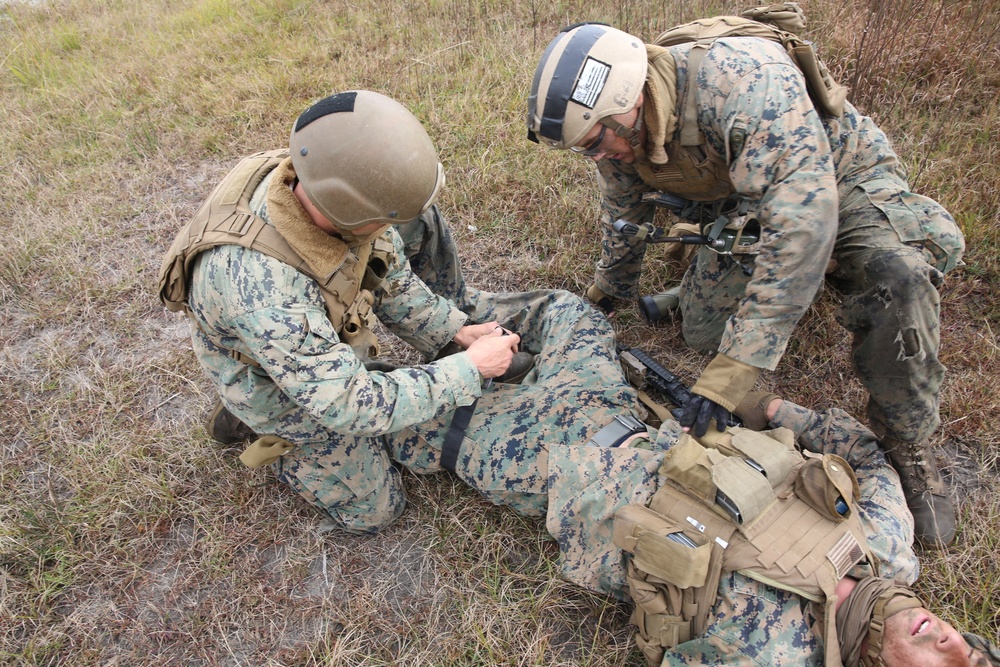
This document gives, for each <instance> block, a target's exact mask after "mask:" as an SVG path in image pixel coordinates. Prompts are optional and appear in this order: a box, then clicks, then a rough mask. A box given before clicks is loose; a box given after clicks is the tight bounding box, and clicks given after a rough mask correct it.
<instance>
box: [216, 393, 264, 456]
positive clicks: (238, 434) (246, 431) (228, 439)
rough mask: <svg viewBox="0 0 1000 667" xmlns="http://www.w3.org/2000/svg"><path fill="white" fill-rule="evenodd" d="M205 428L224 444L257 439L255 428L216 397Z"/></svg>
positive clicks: (217, 440)
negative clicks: (244, 421) (245, 422)
mask: <svg viewBox="0 0 1000 667" xmlns="http://www.w3.org/2000/svg"><path fill="white" fill-rule="evenodd" d="M205 430H206V431H207V432H208V435H209V436H211V438H212V439H213V440H215V441H216V442H219V443H221V444H223V445H235V444H236V443H238V442H245V441H246V440H256V439H257V434H256V433H254V432H253V429H251V428H250V427H249V426H247V425H246V424H244V423H243V422H241V421H240V419H239V417H237V416H236V415H234V414H233V413H232V412H230V411H229V410H227V409H226V406H224V405H223V404H222V401H220V400H219V399H215V405H214V406H212V410H211V411H210V412H209V413H208V419H207V420H206V421H205Z"/></svg>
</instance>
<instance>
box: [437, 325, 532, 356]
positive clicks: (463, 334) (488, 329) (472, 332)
mask: <svg viewBox="0 0 1000 667" xmlns="http://www.w3.org/2000/svg"><path fill="white" fill-rule="evenodd" d="M494 333H500V334H501V335H506V334H509V333H511V332H510V331H508V330H507V329H504V328H503V327H501V326H500V324H499V323H498V322H486V323H485V324H469V325H467V326H464V327H462V328H461V329H459V330H458V333H457V334H455V337H454V338H453V339H452V340H454V341H455V342H456V343H458V344H459V345H461V346H462V347H463V348H465V349H466V350H467V349H469V347H470V346H471V345H472V344H473V343H474V342H476V341H477V340H478V339H480V338H482V337H483V336H488V335H491V334H494ZM514 351H515V352H517V350H516V349H515V350H514Z"/></svg>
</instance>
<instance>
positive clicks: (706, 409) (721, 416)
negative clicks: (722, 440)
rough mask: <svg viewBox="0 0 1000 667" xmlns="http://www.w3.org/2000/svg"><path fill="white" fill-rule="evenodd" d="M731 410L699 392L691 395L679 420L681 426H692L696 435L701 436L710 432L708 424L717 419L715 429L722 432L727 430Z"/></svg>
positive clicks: (692, 430)
mask: <svg viewBox="0 0 1000 667" xmlns="http://www.w3.org/2000/svg"><path fill="white" fill-rule="evenodd" d="M730 416H731V415H730V414H729V410H726V409H725V408H724V407H722V406H721V405H719V404H718V403H716V402H714V401H711V400H709V399H707V398H705V397H704V396H698V395H697V394H696V395H694V396H692V397H691V400H690V401H688V404H687V405H686V406H684V412H683V413H682V414H681V418H680V419H679V420H678V421H679V422H680V425H681V426H686V427H691V432H692V433H694V437H696V438H700V437H702V436H703V435H705V434H706V433H708V424H709V423H710V422H712V421H715V429H716V430H717V431H719V432H720V433H721V432H722V431H725V430H726V424H728V423H729V418H730Z"/></svg>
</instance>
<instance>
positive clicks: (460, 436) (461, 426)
mask: <svg viewBox="0 0 1000 667" xmlns="http://www.w3.org/2000/svg"><path fill="white" fill-rule="evenodd" d="M492 384H493V378H489V379H488V380H486V384H484V385H483V391H486V390H487V389H489V388H490V385H492ZM478 404H479V399H478V398H477V399H476V400H474V401H473V402H472V405H463V406H462V407H460V408H456V409H455V414H454V415H453V416H452V418H451V426H449V427H448V432H447V433H445V434H444V444H443V445H441V467H442V468H444V469H445V470H449V471H451V472H455V464H456V463H458V452H459V451H460V450H461V449H462V440H464V439H465V432H466V431H467V430H469V422H470V421H472V415H473V414H475V412H476V405H478Z"/></svg>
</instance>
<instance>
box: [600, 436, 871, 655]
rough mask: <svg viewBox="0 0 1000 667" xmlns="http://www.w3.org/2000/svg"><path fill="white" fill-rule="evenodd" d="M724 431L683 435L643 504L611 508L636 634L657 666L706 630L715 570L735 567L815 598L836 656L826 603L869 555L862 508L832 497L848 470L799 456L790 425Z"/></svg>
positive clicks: (843, 489) (844, 493)
mask: <svg viewBox="0 0 1000 667" xmlns="http://www.w3.org/2000/svg"><path fill="white" fill-rule="evenodd" d="M727 434H729V437H728V438H727V437H724V436H726V435H727ZM722 436H723V437H720V438H719V439H718V442H717V447H714V448H707V447H704V446H702V445H700V444H699V443H698V442H697V441H695V440H694V439H693V438H691V437H689V436H687V435H686V434H685V435H682V436H681V438H680V440H679V441H678V443H677V444H676V445H675V446H674V447H673V448H672V449H671V450H670V451H669V452H668V454H667V457H666V458H665V459H664V462H663V464H662V466H661V468H660V472H661V473H662V474H663V476H664V477H665V478H666V483H665V484H664V485H663V486H662V487H661V488H660V489H658V490H657V492H656V493H655V494H654V495H653V497H652V499H651V500H650V502H649V506H648V507H644V506H641V505H628V506H626V507H623V508H622V509H621V510H619V511H618V513H616V514H615V520H614V525H613V529H612V540H613V542H614V544H615V546H617V547H619V548H620V549H622V550H623V551H624V552H625V553H626V554H627V556H626V559H627V569H628V571H627V581H628V585H629V590H630V593H631V596H632V599H633V601H634V602H635V604H636V608H635V611H634V613H633V615H632V622H633V623H635V625H636V626H637V627H638V635H637V638H636V641H637V643H638V644H639V646H640V648H641V649H642V651H643V653H644V654H645V656H646V659H647V660H648V661H649V664H650V665H659V664H660V662H661V660H662V658H663V655H664V653H665V651H666V649H668V648H670V647H673V646H676V645H677V644H679V643H683V642H685V641H687V640H689V639H691V638H693V637H696V636H699V635H701V634H703V633H704V631H705V629H706V627H707V626H708V622H709V619H710V617H711V612H712V608H713V607H714V606H715V602H716V599H717V596H718V588H719V582H720V580H721V578H722V574H723V573H726V572H733V571H736V572H739V573H740V574H743V575H744V576H747V577H749V578H751V579H755V580H757V581H760V582H762V583H764V584H766V585H769V586H773V587H775V588H779V589H783V590H788V591H792V592H794V593H796V594H798V595H800V596H802V597H804V598H805V599H807V600H810V601H811V602H813V603H814V605H815V606H816V607H817V608H815V609H814V611H815V612H816V614H817V617H818V618H819V619H820V623H821V624H822V627H821V632H822V633H823V634H824V637H825V640H824V643H825V647H826V655H825V658H826V664H840V654H839V646H838V642H837V641H836V625H835V613H834V610H833V609H832V608H829V607H830V605H829V604H828V601H829V600H830V599H831V598H832V596H833V593H834V590H835V588H836V585H837V583H838V582H839V581H840V579H841V578H842V577H843V576H844V575H845V574H846V573H847V572H848V570H849V569H850V568H851V567H852V566H853V565H855V564H856V563H857V562H858V561H860V560H862V559H863V558H865V557H866V556H867V555H868V552H867V548H866V547H865V542H864V535H863V533H862V531H861V524H860V521H859V520H858V518H857V513H856V512H852V511H848V512H843V513H842V512H839V511H838V510H837V504H838V503H837V499H838V498H843V500H844V502H845V503H846V504H847V505H848V506H853V505H854V503H855V502H856V501H857V497H858V494H857V481H856V479H855V478H854V476H853V472H852V471H851V470H850V467H849V466H847V465H846V462H844V460H843V459H841V458H840V457H838V456H834V455H824V456H819V455H812V456H808V455H807V458H806V459H805V460H804V459H803V457H802V456H801V455H800V454H798V453H797V452H796V451H795V450H794V449H793V447H794V445H793V443H792V435H791V432H790V431H787V430H786V429H776V430H775V431H771V432H764V433H756V432H753V431H747V430H745V429H739V428H734V429H729V430H728V431H727V432H726V433H723V434H722ZM799 489H801V490H802V493H803V496H805V497H800V496H799V495H798V494H799ZM720 492H721V493H722V495H723V497H724V502H721V503H720V496H719V494H720ZM869 560H871V559H869Z"/></svg>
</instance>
